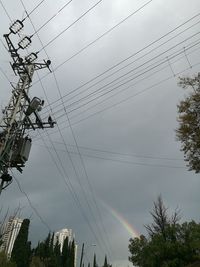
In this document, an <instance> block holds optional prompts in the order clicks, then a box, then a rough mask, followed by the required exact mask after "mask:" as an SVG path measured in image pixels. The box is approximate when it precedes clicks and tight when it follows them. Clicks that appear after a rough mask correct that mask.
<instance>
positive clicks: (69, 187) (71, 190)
mask: <svg viewBox="0 0 200 267" xmlns="http://www.w3.org/2000/svg"><path fill="white" fill-rule="evenodd" d="M46 134H47V137H48V139H49V140H50V143H51V145H52V149H53V150H54V152H55V154H56V157H57V158H58V161H59V165H60V166H61V169H62V171H63V172H62V171H61V169H60V168H59V166H58V164H57V162H56V160H55V159H54V157H53V154H52V153H51V150H50V148H49V147H48V146H47V145H46V142H45V139H44V138H43V137H42V135H41V133H40V136H41V138H42V141H43V143H44V145H45V147H46V149H47V151H48V153H49V154H50V156H51V159H52V161H53V163H54V164H55V166H56V169H57V170H58V173H59V174H60V176H61V178H62V180H63V182H64V184H65V185H66V188H67V190H69V193H70V194H71V196H72V198H73V200H74V203H75V204H76V206H77V208H78V209H79V210H80V213H81V215H82V216H83V219H84V220H85V221H86V223H87V225H88V227H89V230H90V231H91V233H92V234H93V236H94V238H95V240H96V242H97V244H98V245H99V247H100V249H101V250H102V246H101V243H100V242H99V239H98V237H97V235H96V233H95V231H94V230H93V227H92V225H91V223H90V220H89V219H88V217H87V216H86V214H85V212H84V210H83V207H82V204H81V202H80V200H79V197H78V194H77V193H76V190H75V189H74V186H73V184H72V183H71V181H70V178H69V176H68V174H67V172H66V169H65V167H64V166H63V163H62V161H61V157H60V156H59V154H58V152H57V150H56V148H55V146H54V144H53V143H52V140H51V138H50V136H49V134H48V132H47V131H46ZM65 152H66V151H65ZM66 178H67V180H66ZM104 252H105V251H104V250H102V253H104Z"/></svg>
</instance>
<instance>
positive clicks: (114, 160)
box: [56, 148, 185, 169]
mask: <svg viewBox="0 0 200 267" xmlns="http://www.w3.org/2000/svg"><path fill="white" fill-rule="evenodd" d="M56 150H57V151H63V152H66V151H65V150H63V149H58V148H56ZM99 151H100V150H99ZM70 153H71V154H76V155H78V153H77V152H75V151H71V152H70ZM111 153H112V152H111ZM81 154H82V155H83V156H86V157H88V158H96V159H102V160H109V161H113V162H119V163H126V164H132V165H139V166H146V167H158V168H175V169H185V166H176V165H167V164H155V163H144V162H134V161H130V160H121V159H112V158H108V157H103V156H97V155H90V154H87V153H81ZM112 154H118V153H112ZM120 155H121V154H120ZM145 158H147V157H145ZM148 158H151V159H157V158H155V157H148ZM170 160H172V159H170Z"/></svg>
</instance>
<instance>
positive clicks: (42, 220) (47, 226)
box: [11, 170, 52, 232]
mask: <svg viewBox="0 0 200 267" xmlns="http://www.w3.org/2000/svg"><path fill="white" fill-rule="evenodd" d="M11 173H12V177H13V179H14V180H15V182H16V183H17V186H18V188H19V190H20V192H21V193H22V194H23V195H24V196H25V197H26V199H27V201H28V203H29V205H30V207H31V208H32V210H33V211H34V212H35V214H36V215H37V217H38V218H39V219H40V221H41V222H42V224H44V226H45V227H46V228H47V229H48V230H49V231H50V232H52V231H51V228H50V227H49V225H48V223H47V222H46V221H45V220H44V219H43V218H42V216H41V215H40V213H39V212H38V210H37V209H36V208H35V207H34V206H33V204H32V202H31V200H30V198H29V196H28V194H27V193H26V192H25V191H24V190H23V189H22V186H21V185H20V183H19V181H18V179H17V178H16V177H15V175H14V173H13V172H12V170H11Z"/></svg>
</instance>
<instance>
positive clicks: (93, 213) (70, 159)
mask: <svg viewBox="0 0 200 267" xmlns="http://www.w3.org/2000/svg"><path fill="white" fill-rule="evenodd" d="M20 1H21V3H22V5H23V7H24V9H25V11H26V8H25V5H24V3H23V1H22V0H20ZM29 19H30V18H29ZM30 21H31V24H32V26H33V29H34V31H35V33H36V34H37V36H38V38H39V40H40V43H41V45H42V47H43V49H44V51H45V53H46V55H47V57H48V54H47V52H46V50H45V47H44V46H43V43H42V41H41V39H40V37H39V35H38V33H37V32H36V29H35V27H34V24H33V22H32V20H31V19H30ZM53 75H54V80H55V82H56V87H57V89H58V91H59V94H60V95H61V92H60V88H59V85H58V82H57V79H56V76H55V74H54V71H53ZM38 77H39V75H38ZM39 80H40V77H39ZM40 84H41V87H42V89H43V91H44V93H45V96H46V99H47V101H48V98H47V95H46V92H45V89H44V86H43V84H42V82H41V80H40ZM48 103H49V101H48ZM57 126H58V125H57ZM58 130H59V133H60V136H61V138H62V140H63V142H65V141H64V138H63V135H62V133H61V131H60V129H59V126H58ZM66 152H67V153H68V150H67V147H66ZM68 156H69V159H70V162H71V164H72V167H73V170H74V172H75V175H76V177H77V180H78V182H79V185H80V188H82V191H83V193H84V194H83V195H84V199H85V201H86V203H87V205H88V208H89V210H90V213H91V214H92V215H93V217H94V221H95V224H96V220H95V216H94V213H93V212H91V208H90V204H89V202H88V199H87V197H86V193H85V191H84V189H83V186H82V184H81V181H80V179H79V176H78V173H77V171H76V168H75V165H74V163H73V160H72V158H71V155H70V154H69V153H68ZM96 226H97V228H98V225H97V224H96ZM102 240H103V241H104V239H103V238H102ZM105 244H106V243H105Z"/></svg>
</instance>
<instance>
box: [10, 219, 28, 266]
mask: <svg viewBox="0 0 200 267" xmlns="http://www.w3.org/2000/svg"><path fill="white" fill-rule="evenodd" d="M29 224H30V220H29V219H24V220H23V222H22V225H21V228H20V230H19V233H18V235H17V238H16V240H15V243H14V246H13V250H12V254H11V260H12V261H14V262H16V264H17V267H27V266H29V260H30V259H29V257H30V243H29V242H28V230H29Z"/></svg>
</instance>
